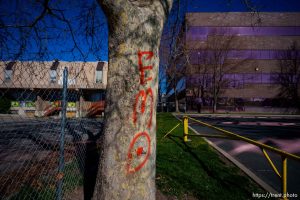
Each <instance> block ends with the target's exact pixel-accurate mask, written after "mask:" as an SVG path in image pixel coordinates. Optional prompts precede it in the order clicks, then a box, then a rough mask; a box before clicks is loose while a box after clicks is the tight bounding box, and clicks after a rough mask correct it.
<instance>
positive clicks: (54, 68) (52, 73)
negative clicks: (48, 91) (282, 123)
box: [50, 60, 59, 83]
mask: <svg viewBox="0 0 300 200" xmlns="http://www.w3.org/2000/svg"><path fill="white" fill-rule="evenodd" d="M58 65H59V61H58V60H55V61H54V62H53V64H52V66H51V67H50V82H51V83H55V82H56V78H57V67H58Z"/></svg>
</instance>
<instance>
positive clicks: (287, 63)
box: [275, 41, 300, 110]
mask: <svg viewBox="0 0 300 200" xmlns="http://www.w3.org/2000/svg"><path fill="white" fill-rule="evenodd" d="M299 49H300V48H299V46H298V44H297V43H296V42H295V41H294V42H293V43H292V44H291V46H290V48H289V49H287V50H284V51H283V52H282V53H281V54H280V55H279V57H280V60H279V62H278V71H279V73H277V74H276V76H275V81H276V82H277V83H278V84H279V85H280V92H279V94H278V96H279V97H280V98H285V99H288V100H289V105H291V106H294V107H296V108H297V109H298V110H299V109H300V51H299Z"/></svg>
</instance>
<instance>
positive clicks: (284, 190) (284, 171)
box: [281, 156, 288, 200]
mask: <svg viewBox="0 0 300 200" xmlns="http://www.w3.org/2000/svg"><path fill="white" fill-rule="evenodd" d="M281 178H282V195H283V199H284V200H287V199H288V198H287V196H286V195H287V158H286V157H284V156H282V176H281Z"/></svg>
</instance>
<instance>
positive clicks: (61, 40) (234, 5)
mask: <svg viewBox="0 0 300 200" xmlns="http://www.w3.org/2000/svg"><path fill="white" fill-rule="evenodd" d="M182 1H184V0H182ZM16 2H19V4H17V3H16ZM20 2H21V3H20ZM51 2H53V1H51ZM54 2H55V6H56V7H57V8H59V9H64V12H65V17H66V18H67V19H68V20H70V22H71V24H70V25H71V27H72V29H73V31H74V32H73V34H74V38H75V41H76V45H77V46H78V47H79V48H75V49H74V48H73V47H74V42H73V40H72V35H71V34H70V32H69V31H68V28H67V27H68V26H67V24H65V23H63V22H61V21H59V20H57V19H55V18H53V17H46V18H44V20H43V21H42V22H40V24H39V27H40V29H39V30H38V31H39V34H40V35H41V36H42V38H43V39H42V40H40V41H39V40H36V38H35V37H36V33H35V32H34V31H29V32H28V35H26V37H27V41H26V45H25V46H26V48H25V49H24V54H22V55H21V56H19V57H15V54H16V52H17V51H18V50H19V49H20V48H19V46H20V44H18V42H17V41H16V42H13V40H12V39H9V38H8V40H7V42H8V43H9V45H10V47H11V48H10V51H5V50H4V49H3V48H2V50H1V51H2V52H1V53H0V59H2V60H13V59H15V58H17V59H19V60H34V59H37V60H38V59H40V60H54V59H59V60H67V61H74V60H85V61H96V60H107V59H108V58H107V57H108V52H107V46H108V45H107V44H108V30H107V24H106V19H105V16H104V14H103V12H102V10H101V8H100V7H99V6H98V4H97V3H96V2H95V1H94V0H86V1H74V0H64V1H54ZM57 2H60V3H57ZM252 2H253V4H254V6H255V7H256V9H257V10H258V11H260V12H300V0H252ZM184 3H186V8H182V9H181V10H182V11H183V10H186V11H187V12H229V11H235V12H237V11H238V12H245V11H249V10H247V7H246V6H245V4H244V3H243V0H186V1H185V2H184ZM184 3H183V4H184ZM53 6H54V5H53ZM85 7H87V8H90V7H92V8H94V9H92V11H93V12H92V14H94V16H95V18H94V19H97V23H99V24H101V27H100V26H99V27H97V28H96V29H93V30H92V29H91V30H90V28H91V27H90V26H86V25H87V24H91V23H93V22H92V21H89V22H88V23H85V21H84V20H85V18H84V17H78V16H80V15H81V13H82V9H85ZM78 8H80V9H78ZM87 8H86V9H87ZM0 9H1V10H3V11H4V12H2V16H1V15H0V18H1V20H2V21H4V22H5V23H6V24H10V23H13V22H14V20H16V18H15V17H14V16H19V18H20V16H22V14H20V13H22V12H28V11H29V13H30V14H29V15H24V17H23V16H22V17H21V18H23V19H30V17H32V18H34V17H36V16H37V15H38V14H39V13H40V10H41V9H40V6H38V5H37V6H36V5H30V4H28V2H26V1H6V2H4V1H0ZM3 13H5V14H7V15H6V17H3V16H5V14H3ZM57 14H59V13H57ZM92 14H91V13H90V14H89V16H91V15H92ZM182 16H183V15H182ZM89 19H90V18H89ZM299 20H300V19H299ZM0 22H1V21H0ZM19 22H20V23H21V22H22V20H21V21H19ZM82 22H83V24H82ZM53 26H55V27H56V28H49V27H53ZM85 30H88V31H85ZM8 31H9V33H11V34H12V35H13V36H14V37H16V38H20V35H23V36H24V34H25V33H27V32H26V31H24V30H21V31H20V30H15V29H9V30H8ZM91 32H93V33H95V36H96V37H94V38H92V37H90V36H89V33H91ZM0 34H2V35H3V36H4V35H5V36H6V35H7V33H5V32H4V31H3V30H1V29H0ZM0 36H1V35H0ZM54 37H55V39H53V38H54ZM0 42H1V41H0ZM91 44H93V45H91ZM0 45H1V44H0ZM0 47H1V46H0ZM79 49H80V50H79ZM39 50H41V51H42V52H47V53H45V55H41V56H40V55H39V57H37V56H36V52H37V51H39Z"/></svg>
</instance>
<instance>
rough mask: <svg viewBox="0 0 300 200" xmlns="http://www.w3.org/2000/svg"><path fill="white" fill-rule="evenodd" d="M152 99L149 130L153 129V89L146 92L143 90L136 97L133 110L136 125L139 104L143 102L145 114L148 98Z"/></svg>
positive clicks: (142, 108) (142, 106)
mask: <svg viewBox="0 0 300 200" xmlns="http://www.w3.org/2000/svg"><path fill="white" fill-rule="evenodd" d="M148 96H149V97H151V105H150V118H149V122H148V128H150V127H151V125H152V112H153V100H154V99H153V92H152V89H151V88H148V89H147V90H146V91H145V90H141V91H140V92H139V93H138V94H137V95H136V97H135V103H134V106H133V107H134V108H133V123H134V124H136V122H137V107H138V105H139V102H140V100H141V109H140V111H141V113H142V114H144V112H145V108H146V103H147V97H148Z"/></svg>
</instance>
